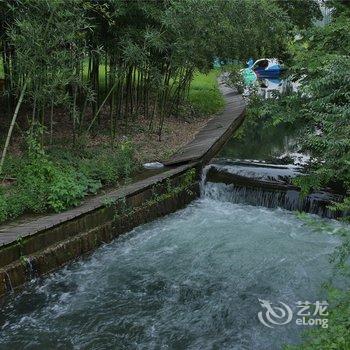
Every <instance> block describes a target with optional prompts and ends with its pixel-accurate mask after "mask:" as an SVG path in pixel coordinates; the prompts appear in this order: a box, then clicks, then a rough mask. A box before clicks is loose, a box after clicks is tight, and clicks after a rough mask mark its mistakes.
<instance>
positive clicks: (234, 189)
mask: <svg viewBox="0 0 350 350" xmlns="http://www.w3.org/2000/svg"><path fill="white" fill-rule="evenodd" d="M297 174H299V172H298V171H297V169H293V168H292V169H291V167H283V166H271V167H269V166H267V165H265V164H264V165H257V164H253V165H251V164H248V165H247V164H246V163H244V164H242V163H239V164H231V165H229V166H228V165H227V164H225V165H223V164H220V163H219V164H216V163H215V164H210V165H208V166H206V167H205V168H204V169H203V174H202V179H201V196H202V197H208V198H212V199H215V200H220V201H227V202H231V203H240V204H249V205H254V206H264V207H267V208H277V207H280V208H284V209H287V210H292V211H304V212H307V213H312V214H317V215H320V216H322V217H327V218H335V217H339V216H344V215H345V214H346V213H341V212H334V211H331V210H330V209H329V206H330V204H331V203H332V202H339V201H340V200H341V199H342V196H340V195H337V194H333V193H330V192H326V191H318V192H314V193H311V194H310V195H308V196H304V197H303V196H301V194H300V191H299V189H298V188H297V187H296V186H294V185H293V184H292V181H291V180H292V178H293V176H296V175H297Z"/></svg>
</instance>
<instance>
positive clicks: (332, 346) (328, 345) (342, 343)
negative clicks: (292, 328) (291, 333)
mask: <svg viewBox="0 0 350 350" xmlns="http://www.w3.org/2000/svg"><path fill="white" fill-rule="evenodd" d="M328 303H329V304H330V305H332V307H331V308H330V310H329V315H328V316H327V318H328V325H329V326H328V328H313V329H312V330H310V331H308V332H306V334H305V336H304V341H303V343H302V344H300V345H295V346H286V347H285V348H284V349H285V350H348V349H349V345H350V332H349V328H350V318H349V315H350V297H349V292H343V291H341V290H339V289H335V288H331V287H330V288H329V290H328Z"/></svg>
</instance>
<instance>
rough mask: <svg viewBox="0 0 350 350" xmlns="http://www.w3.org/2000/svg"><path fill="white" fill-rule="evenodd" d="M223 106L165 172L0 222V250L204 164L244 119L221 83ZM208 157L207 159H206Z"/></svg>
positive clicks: (238, 101) (238, 102)
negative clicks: (72, 204)
mask: <svg viewBox="0 0 350 350" xmlns="http://www.w3.org/2000/svg"><path fill="white" fill-rule="evenodd" d="M219 87H220V90H221V91H222V93H223V95H224V98H225V102H226V107H225V109H224V111H223V112H222V113H221V114H220V115H218V116H216V117H214V118H212V119H211V120H209V122H208V123H207V125H206V126H205V127H204V128H203V129H202V130H201V131H199V132H198V134H196V136H195V138H194V139H193V141H191V142H190V143H189V144H187V145H186V146H184V147H183V148H182V149H181V150H180V151H179V152H177V153H176V154H175V155H174V156H173V157H172V158H171V159H169V160H168V161H166V162H164V164H165V165H167V166H171V167H169V168H168V170H166V171H165V172H163V173H161V174H157V175H154V176H150V177H148V178H146V179H143V180H140V181H136V182H135V183H132V184H130V185H127V186H122V187H121V188H119V189H116V190H112V191H110V192H108V193H106V194H105V195H99V196H96V197H93V198H88V199H86V200H85V201H84V202H83V203H82V205H81V206H79V207H76V208H73V209H70V210H67V211H65V212H62V213H58V214H47V215H43V216H40V217H35V218H27V219H18V220H17V221H15V222H10V223H7V224H4V225H0V249H2V248H3V247H4V246H6V245H9V244H12V243H14V242H15V241H16V240H18V239H19V238H23V237H26V236H31V235H35V234H38V233H40V232H41V231H44V230H49V229H52V228H54V227H55V226H58V225H60V224H62V223H64V222H66V221H70V220H74V219H76V218H78V217H80V216H83V215H86V214H89V213H91V212H93V211H94V210H96V209H98V208H100V207H101V206H103V205H104V204H103V203H104V200H105V198H106V197H109V198H110V197H112V198H114V199H118V198H122V197H125V196H128V195H130V194H132V193H136V192H139V191H143V190H145V189H146V188H149V187H151V186H152V185H154V184H155V183H157V182H160V181H163V180H164V179H167V178H170V177H173V176H176V175H178V174H180V173H183V172H185V171H186V170H188V169H190V168H192V167H194V166H197V165H198V164H199V163H205V162H206V161H207V160H209V159H211V158H212V157H213V156H214V155H215V152H217V151H218V150H219V149H220V148H221V147H222V145H223V144H224V143H225V142H226V141H227V140H228V139H229V138H230V137H231V134H232V132H233V131H234V129H235V128H237V127H238V125H239V123H240V121H241V120H242V119H243V114H244V110H245V103H244V100H243V98H242V97H241V95H237V94H236V93H235V92H234V91H233V90H232V89H231V88H228V87H226V86H225V85H224V84H220V86H219ZM208 157H209V158H208Z"/></svg>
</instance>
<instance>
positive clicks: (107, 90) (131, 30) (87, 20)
mask: <svg viewBox="0 0 350 350" xmlns="http://www.w3.org/2000/svg"><path fill="white" fill-rule="evenodd" d="M286 18H287V17H286V12H284V11H283V10H281V8H280V7H278V1H276V2H271V1H260V2H255V1H249V0H237V1H215V0H147V1H144V0H134V1H129V0H100V1H99V0H12V1H9V0H0V43H1V46H0V48H1V56H2V62H1V61H0V70H1V69H2V70H3V76H4V79H3V80H2V83H3V84H2V85H4V86H3V96H2V97H1V104H2V105H1V115H0V125H2V126H4V128H5V127H6V128H9V131H8V134H7V135H8V137H7V139H6V142H5V148H4V151H3V155H2V156H3V158H4V157H5V155H6V151H7V147H8V144H9V141H10V137H11V134H12V131H13V128H14V127H15V125H16V121H17V116H18V114H19V111H20V110H23V111H25V114H26V120H27V126H28V125H32V124H33V123H40V125H41V126H42V127H43V130H45V132H44V134H45V135H43V137H42V143H43V144H44V143H47V144H49V143H52V142H53V139H54V135H55V132H56V133H57V132H59V125H60V121H61V119H62V113H63V114H64V115H65V116H68V119H67V120H68V122H69V129H70V130H71V134H72V143H73V145H74V144H75V143H76V142H77V141H78V140H79V138H80V136H81V135H84V134H85V133H91V132H96V130H98V129H99V128H101V126H103V127H105V128H106V127H107V129H108V132H109V134H110V136H111V138H112V139H113V138H114V137H115V135H116V133H117V132H118V131H120V130H123V132H127V131H128V129H129V128H130V126H132V125H135V124H137V120H138V118H140V116H142V117H143V118H145V119H146V120H147V121H148V128H149V131H150V132H156V133H157V134H158V135H159V138H161V136H162V133H163V125H164V119H165V117H166V116H172V115H174V116H176V115H177V114H178V112H179V106H181V104H182V103H183V102H184V100H185V99H186V96H187V93H188V89H189V86H190V83H191V80H192V77H193V74H194V72H196V71H202V72H206V71H208V70H209V69H211V68H212V62H213V60H214V59H215V57H220V58H221V59H223V60H225V59H243V58H246V57H247V56H248V55H255V57H257V56H258V55H263V54H269V55H271V54H274V53H276V52H281V51H283V45H284V40H283V39H282V33H284V32H285V31H286ZM267 21H268V23H269V26H268V27H267V26H266V23H267ZM1 65H2V67H1ZM58 111H59V113H58ZM0 172H1V165H0Z"/></svg>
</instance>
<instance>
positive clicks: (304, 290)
mask: <svg viewBox="0 0 350 350" xmlns="http://www.w3.org/2000/svg"><path fill="white" fill-rule="evenodd" d="M223 191H225V188H224V187H222V185H220V184H218V185H213V184H208V185H207V187H206V192H205V194H204V195H203V196H202V198H201V199H199V200H197V201H195V202H193V203H192V204H191V205H189V206H188V207H187V208H186V209H184V210H181V211H179V212H177V213H175V214H172V215H169V216H167V217H165V218H163V219H160V220H157V221H155V222H153V223H150V224H147V225H143V226H140V227H138V228H136V229H134V230H133V231H132V232H130V233H129V234H126V235H124V236H122V237H120V238H119V239H116V240H115V241H114V242H113V243H112V244H109V245H106V246H103V247H101V248H100V249H98V250H97V251H96V252H95V253H94V254H93V255H92V256H90V257H87V258H85V259H83V260H80V261H78V262H75V263H72V264H70V265H69V266H68V267H66V268H64V269H62V270H60V271H59V272H57V273H55V274H52V275H50V276H49V277H47V278H44V279H41V280H39V281H36V282H32V283H31V284H30V285H28V286H27V287H26V288H25V289H24V290H23V291H22V292H21V293H20V294H18V295H17V296H10V297H8V298H7V299H6V300H5V302H4V304H3V306H2V313H1V316H0V330H1V337H0V349H45V350H46V349H220V350H221V349H254V350H255V349H259V350H263V349H268V350H271V349H272V350H273V349H280V348H281V347H282V344H284V343H295V342H298V341H299V337H300V332H301V331H302V330H304V329H305V328H303V327H301V326H296V325H295V324H293V323H292V322H291V323H289V324H288V325H284V326H278V327H277V328H274V329H270V328H267V327H265V326H264V325H262V324H261V323H260V322H259V320H258V317H257V314H258V312H259V311H261V310H262V309H261V306H260V304H259V301H258V299H264V300H270V301H272V302H274V303H278V302H279V301H282V302H284V303H286V304H288V305H290V307H291V308H292V309H293V310H295V303H296V302H297V301H299V300H310V301H315V300H323V298H324V297H325V295H324V293H323V292H322V289H321V288H320V287H321V284H322V283H323V282H324V281H326V280H327V278H328V277H330V276H331V274H332V268H331V266H330V264H329V254H330V253H331V252H332V251H333V250H334V248H335V247H336V246H337V245H338V244H339V239H338V238H337V237H336V236H335V235H333V233H334V232H335V231H336V230H337V228H338V227H339V223H336V222H333V221H327V222H328V223H330V224H331V227H332V229H330V232H323V233H320V232H315V231H313V230H312V229H311V228H310V227H309V226H308V225H307V224H305V222H303V221H301V220H299V219H298V218H297V217H296V216H295V215H294V214H293V213H291V212H288V211H285V210H281V209H267V208H262V207H253V206H249V205H242V204H234V203H230V202H227V201H225V199H224V198H223V197H222V196H221V195H220V193H222V192H223Z"/></svg>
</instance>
